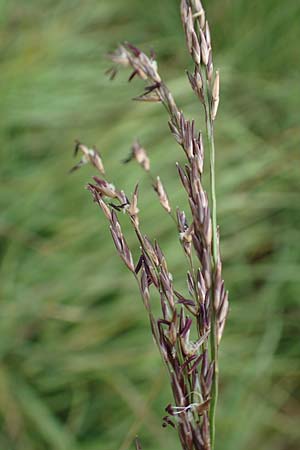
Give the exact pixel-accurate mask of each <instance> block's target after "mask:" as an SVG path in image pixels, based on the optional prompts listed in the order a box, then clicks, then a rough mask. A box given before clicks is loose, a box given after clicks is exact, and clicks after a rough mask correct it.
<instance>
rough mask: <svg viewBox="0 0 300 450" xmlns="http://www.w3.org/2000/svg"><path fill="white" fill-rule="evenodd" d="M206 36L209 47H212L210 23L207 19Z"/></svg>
mask: <svg viewBox="0 0 300 450" xmlns="http://www.w3.org/2000/svg"><path fill="white" fill-rule="evenodd" d="M205 38H206V42H207V47H208V48H211V37H210V29H209V25H208V22H207V20H206V22H205Z"/></svg>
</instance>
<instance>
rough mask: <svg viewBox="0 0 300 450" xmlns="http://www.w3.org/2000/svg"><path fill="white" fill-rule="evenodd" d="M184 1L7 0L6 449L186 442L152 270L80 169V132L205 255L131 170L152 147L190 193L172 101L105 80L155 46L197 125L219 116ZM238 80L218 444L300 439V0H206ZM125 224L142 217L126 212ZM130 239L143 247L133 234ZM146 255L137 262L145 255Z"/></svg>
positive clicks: (222, 123) (224, 131) (227, 101)
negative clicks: (188, 33)
mask: <svg viewBox="0 0 300 450" xmlns="http://www.w3.org/2000/svg"><path fill="white" fill-rule="evenodd" d="M178 3H179V1H177V0H163V1H161V0H152V1H151V2H149V1H148V0H113V1H108V0H90V1H87V2H85V1H83V0H82V1H80V0H60V1H58V0H43V1H41V0H26V1H12V0H0V64H1V67H0V77H1V83H0V98H1V100H0V111H1V122H0V136H1V169H0V170H1V193H0V201H1V218H0V239H1V240H0V264H1V266H0V270H1V284H0V293H1V314H0V358H1V359H0V423H1V427H0V449H1V450H126V449H128V448H133V445H132V440H133V438H134V436H135V435H136V433H138V434H139V436H140V438H141V440H142V442H143V447H144V449H145V450H160V449H161V450H165V449H167V448H173V449H176V448H178V449H179V447H180V446H179V444H178V442H177V437H176V434H175V433H174V432H173V430H169V429H167V430H164V429H163V428H162V427H161V417H162V416H163V415H164V408H165V406H166V405H167V404H168V403H169V401H170V399H171V394H170V390H169V388H168V387H166V386H167V376H166V373H165V371H164V369H162V364H161V361H160V358H159V356H158V353H157V351H156V349H155V347H154V344H153V342H152V338H151V336H150V331H149V327H148V323H147V318H146V314H145V312H144V309H143V305H142V302H141V301H140V299H139V296H138V292H137V288H136V286H135V283H134V280H133V279H132V278H131V276H130V274H129V273H128V272H127V270H126V268H125V267H123V264H122V262H121V261H119V259H118V258H117V256H116V253H115V249H114V247H113V244H112V243H111V241H110V236H109V233H108V231H107V225H106V222H105V220H104V218H103V217H102V215H101V214H100V212H99V211H98V210H97V208H96V207H95V206H94V205H93V203H92V201H91V198H90V196H89V194H88V192H87V191H85V190H84V186H85V184H86V183H87V182H88V181H89V180H90V177H91V175H93V173H94V170H93V169H92V168H90V167H85V168H83V169H82V170H81V171H79V172H76V173H75V174H74V175H72V176H69V175H68V174H67V172H68V170H69V168H70V167H71V166H72V165H73V164H74V161H73V160H72V157H71V156H72V149H73V142H74V139H76V138H78V139H80V140H82V141H83V142H85V143H86V144H88V145H91V146H92V145H93V144H96V145H97V146H98V148H99V149H100V150H101V152H102V155H103V158H104V161H105V165H106V169H107V173H108V178H109V179H113V180H114V181H115V183H116V184H117V185H118V186H121V187H124V188H125V190H126V191H127V192H128V193H131V192H132V190H133V188H134V185H135V182H136V181H137V180H139V181H140V184H141V198H143V200H142V202H141V208H142V209H143V215H142V225H143V228H144V230H145V231H146V232H147V233H148V234H149V235H150V237H157V238H159V241H160V243H161V245H162V248H163V250H164V251H165V252H166V254H167V255H168V256H169V259H170V269H171V271H172V272H173V274H174V277H175V280H176V283H178V284H183V283H184V275H185V270H186V268H185V263H184V258H183V257H182V254H181V251H180V249H179V246H178V243H177V236H176V232H175V231H174V229H173V224H172V222H171V221H170V220H169V219H168V217H166V216H165V215H164V213H163V211H162V210H161V208H160V206H159V205H158V204H157V201H156V198H155V195H154V194H153V193H152V190H151V189H150V186H149V181H148V180H147V179H146V178H145V176H144V175H143V173H142V172H141V171H140V170H139V168H138V167H137V166H136V165H135V164H134V163H132V164H129V165H126V166H124V165H122V163H121V160H122V159H124V158H125V157H126V156H127V155H128V153H129V151H130V146H131V143H132V141H133V139H134V138H136V137H139V138H140V140H141V142H142V144H143V145H145V147H146V148H147V149H148V151H149V154H150V156H151V161H152V168H153V173H154V174H160V175H161V177H162V179H163V180H164V182H165V184H166V186H167V187H168V191H169V194H170V197H171V200H172V202H173V204H174V205H175V206H176V205H181V206H182V205H183V204H184V203H183V202H184V196H183V190H182V189H181V187H180V186H179V182H178V180H177V175H176V170H175V167H174V162H175V161H176V160H179V161H182V160H183V155H182V154H181V152H180V149H179V147H177V146H176V145H175V144H174V142H173V140H172V137H171V136H170V135H169V133H168V129H167V125H166V119H167V118H166V115H165V112H164V111H163V109H162V108H161V106H160V105H147V104H137V103H135V102H131V101H130V99H131V98H132V97H134V96H136V95H137V94H139V93H141V92H142V90H143V85H142V83H141V82H139V81H137V82H134V83H132V84H130V85H128V83H127V81H126V80H127V77H128V73H121V74H120V75H119V76H118V78H117V80H115V82H114V83H111V82H110V81H109V80H108V79H107V78H106V77H105V75H104V72H105V69H106V68H107V67H109V63H108V62H107V61H106V59H105V54H106V53H107V52H108V51H110V50H112V49H113V48H114V46H115V44H118V43H119V42H120V41H122V40H124V39H127V40H129V41H131V42H134V43H135V44H136V45H138V46H141V47H142V48H143V49H145V50H146V51H149V49H150V48H152V47H153V48H154V49H155V50H156V52H157V58H158V60H159V62H160V70H161V73H162V74H163V76H164V78H165V80H166V81H167V83H168V84H169V87H170V88H171V89H172V90H173V93H174V95H175V97H176V99H177V101H178V104H179V105H180V106H181V107H182V108H184V110H185V111H186V113H187V115H188V116H193V117H195V118H196V119H197V120H199V118H201V109H200V105H199V104H198V102H197V100H196V99H195V97H194V96H193V94H192V93H191V90H190V88H189V86H188V83H187V80H186V76H185V73H184V70H185V69H186V68H190V67H191V64H190V60H189V57H188V56H187V53H186V50H185V43H184V37H183V32H182V29H181V24H180V19H179V13H178ZM205 5H206V7H207V13H208V17H209V20H210V24H211V29H212V35H213V43H214V58H215V65H216V66H217V67H219V68H220V70H221V74H222V97H221V105H220V110H219V116H218V120H217V125H216V140H217V151H218V156H217V182H218V202H219V223H220V225H221V233H222V253H223V258H224V266H225V277H226V281H227V287H228V288H229V290H230V299H231V313H230V317H229V320H228V323H227V329H226V333H225V337H224V339H223V346H222V351H221V371H222V377H221V397H220V404H219V410H218V445H217V449H218V450H253V449H260V450H271V449H272V450H296V449H299V447H300V427H299V413H300V399H299V387H300V364H299V353H300V352H299V321H300V314H299V307H300V300H299V297H300V282H299V260H300V240H299V225H300V211H299V187H300V186H299V159H300V158H299V143H300V127H299V111H300V76H299V73H300V58H299V41H300V27H299V17H300V4H299V2H298V1H296V0H286V1H285V2H282V1H281V0H255V1H254V0H253V1H251V2H249V1H247V0H226V1H225V0H223V1H220V0H211V1H210V2H208V1H206V2H205ZM124 222H125V220H124ZM128 240H129V242H130V243H132V245H133V248H134V251H135V252H136V253H137V251H138V249H137V246H136V243H135V241H134V237H133V236H132V233H130V232H129V237H128ZM136 253H135V254H136Z"/></svg>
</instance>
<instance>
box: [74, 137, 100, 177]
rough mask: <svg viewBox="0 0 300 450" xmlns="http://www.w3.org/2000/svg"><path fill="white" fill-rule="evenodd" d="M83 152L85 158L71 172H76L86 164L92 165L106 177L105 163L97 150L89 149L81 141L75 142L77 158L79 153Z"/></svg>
mask: <svg viewBox="0 0 300 450" xmlns="http://www.w3.org/2000/svg"><path fill="white" fill-rule="evenodd" d="M79 151H81V152H82V153H83V156H82V158H81V160H80V161H79V163H78V164H76V165H75V166H74V167H72V169H71V170H70V172H74V171H75V170H77V169H79V168H80V167H81V166H84V165H85V164H88V163H91V164H92V165H93V166H95V167H96V169H97V170H98V171H99V172H100V173H102V174H103V175H104V173H105V170H104V166H103V162H102V159H101V156H100V153H99V152H98V151H97V150H96V148H88V147H87V146H86V145H83V144H81V143H80V142H79V141H75V149H74V155H75V156H76V155H77V154H78V152H79Z"/></svg>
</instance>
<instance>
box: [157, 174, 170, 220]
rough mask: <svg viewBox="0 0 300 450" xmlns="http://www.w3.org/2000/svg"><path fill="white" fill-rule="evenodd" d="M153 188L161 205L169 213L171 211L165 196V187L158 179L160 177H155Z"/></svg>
mask: <svg viewBox="0 0 300 450" xmlns="http://www.w3.org/2000/svg"><path fill="white" fill-rule="evenodd" d="M154 189H155V191H156V193H157V195H158V198H159V201H160V204H161V206H162V207H163V208H164V209H165V210H166V211H167V212H168V213H170V212H171V211H172V209H171V206H170V203H169V199H168V196H167V193H166V191H165V188H164V186H163V184H162V182H161V181H160V178H159V177H157V179H156V183H155V185H154Z"/></svg>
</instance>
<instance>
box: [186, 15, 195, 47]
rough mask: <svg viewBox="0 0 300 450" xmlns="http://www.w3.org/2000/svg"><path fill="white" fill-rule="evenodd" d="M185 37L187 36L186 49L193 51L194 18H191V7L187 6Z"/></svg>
mask: <svg viewBox="0 0 300 450" xmlns="http://www.w3.org/2000/svg"><path fill="white" fill-rule="evenodd" d="M185 26H186V38H187V45H188V49H189V52H190V53H192V51H193V37H192V36H193V33H194V32H195V30H194V19H193V13H192V8H191V7H189V9H188V15H187V18H186V23H185Z"/></svg>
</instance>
